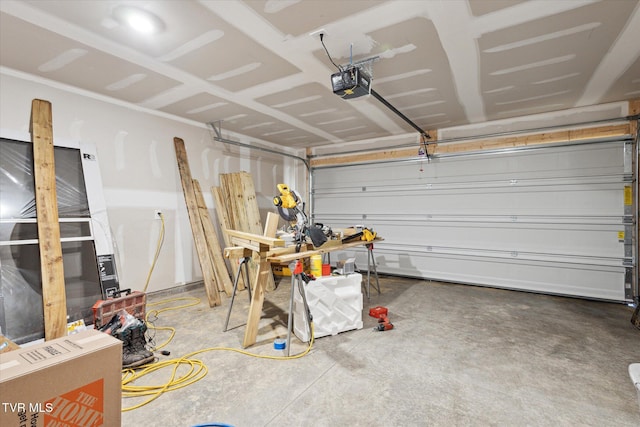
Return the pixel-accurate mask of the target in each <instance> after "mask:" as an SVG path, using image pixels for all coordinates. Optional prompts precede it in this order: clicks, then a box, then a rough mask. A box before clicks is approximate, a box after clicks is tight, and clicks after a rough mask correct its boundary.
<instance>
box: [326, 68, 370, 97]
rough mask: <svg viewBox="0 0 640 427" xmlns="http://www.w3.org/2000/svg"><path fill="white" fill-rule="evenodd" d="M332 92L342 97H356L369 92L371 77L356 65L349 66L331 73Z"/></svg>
mask: <svg viewBox="0 0 640 427" xmlns="http://www.w3.org/2000/svg"><path fill="white" fill-rule="evenodd" d="M331 86H332V89H333V93H335V94H336V95H338V96H340V97H342V98H344V99H351V98H358V97H360V96H363V95H369V93H371V77H369V76H368V75H367V73H365V72H364V71H363V70H362V69H360V68H358V67H355V66H353V67H349V68H347V69H345V70H342V71H338V72H337V73H334V74H332V75H331Z"/></svg>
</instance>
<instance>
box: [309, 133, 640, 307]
mask: <svg viewBox="0 0 640 427" xmlns="http://www.w3.org/2000/svg"><path fill="white" fill-rule="evenodd" d="M631 156H632V144H631V142H630V141H629V140H621V139H617V140H615V141H606V140H600V141H592V142H590V143H583V144H580V145H558V146H545V147H544V148H542V147H541V148H528V149H524V150H512V151H502V152H492V153H483V154H465V155H458V156H450V157H441V158H435V159H433V160H432V161H431V162H429V163H427V162H426V161H424V160H422V161H420V160H410V161H401V162H399V161H394V162H391V161H389V162H378V163H369V164H359V165H351V166H333V167H324V168H316V169H314V170H313V180H312V186H313V189H312V197H313V203H312V206H313V214H314V220H315V221H316V222H319V223H324V224H329V225H331V226H333V227H334V228H338V227H346V226H352V225H356V224H363V225H365V226H367V227H372V228H373V229H374V230H375V231H377V232H378V234H379V235H380V236H381V237H383V238H384V241H383V242H380V243H378V244H376V245H375V249H374V256H375V259H376V262H377V264H378V271H379V272H383V273H389V274H398V275H403V276H412V277H421V278H429V279H434V280H443V281H450V282H457V283H468V284H479V285H487V286H495V287H502V288H510V289H521V290H528V291H534V292H543V293H550V294H561V295H572V296H580V297H587V298H597V299H605V300H615V301H631V300H632V299H633V289H632V288H633V286H632V285H631V283H630V282H631V271H632V269H631V265H632V255H631V247H632V242H631V240H630V239H631V230H632V225H631V224H632V222H633V219H632V217H631V215H632V214H633V210H632V209H631V206H629V198H630V195H629V193H630V190H631V185H632V184H631V180H632V175H633V168H632V166H631V158H632V157H631ZM421 169H422V170H421ZM625 188H626V190H625ZM625 191H626V193H625ZM625 194H626V196H627V197H626V198H625ZM343 255H344V254H343ZM347 255H349V256H353V255H355V256H356V262H357V264H358V267H360V268H365V267H366V263H367V258H366V251H364V250H356V251H354V252H353V253H350V254H347Z"/></svg>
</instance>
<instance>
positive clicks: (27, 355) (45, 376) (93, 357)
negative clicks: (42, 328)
mask: <svg viewBox="0 0 640 427" xmlns="http://www.w3.org/2000/svg"><path fill="white" fill-rule="evenodd" d="M121 370H122V341H120V340H118V339H116V338H114V337H112V336H110V335H107V334H105V333H102V332H99V331H96V330H93V329H90V330H86V331H82V332H79V333H77V334H74V335H70V336H67V337H62V338H58V339H55V340H51V341H46V342H44V343H40V344H36V345H31V346H26V347H24V346H23V347H22V348H20V349H18V350H14V351H10V352H8V353H2V354H0V405H1V406H0V425H1V426H3V427H13V426H16V427H18V426H20V427H21V426H25V427H26V426H46V427H63V426H64V427H67V426H82V427H89V426H91V427H93V426H107V427H110V426H120V421H121V413H120V410H121V407H122V400H121V396H122V392H121V389H122V385H121V383H122V376H121Z"/></svg>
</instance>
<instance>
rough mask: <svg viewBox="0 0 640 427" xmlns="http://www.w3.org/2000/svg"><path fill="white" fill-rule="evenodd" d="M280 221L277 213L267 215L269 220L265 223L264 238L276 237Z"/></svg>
mask: <svg viewBox="0 0 640 427" xmlns="http://www.w3.org/2000/svg"><path fill="white" fill-rule="evenodd" d="M279 221H280V216H279V215H278V214H277V213H275V212H269V213H267V220H266V221H265V222H264V233H263V234H264V236H265V237H274V238H275V237H276V233H277V232H278V222H279Z"/></svg>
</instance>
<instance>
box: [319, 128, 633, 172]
mask: <svg viewBox="0 0 640 427" xmlns="http://www.w3.org/2000/svg"><path fill="white" fill-rule="evenodd" d="M630 133H631V127H630V124H629V123H622V124H614V125H606V126H598V127H591V128H584V129H572V130H559V131H554V132H545V133H537V134H532V135H520V136H513V137H501V138H487V139H478V140H474V141H466V142H452V143H438V142H437V141H435V142H430V143H429V154H430V155H438V154H453V153H465V152H476V151H483V150H496V149H504V148H516V147H527V146H537V145H543V144H552V143H558V142H563V141H581V140H587V139H594V138H605V137H611V136H623V135H629V134H630ZM418 149H419V146H418V144H416V146H415V147H411V148H403V149H397V150H383V151H374V152H370V153H361V154H350V155H344V156H340V155H336V156H332V157H321V158H317V159H312V160H311V167H312V168H313V167H320V166H333V165H340V164H349V163H366V162H375V161H380V160H389V159H410V158H417V157H418Z"/></svg>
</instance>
